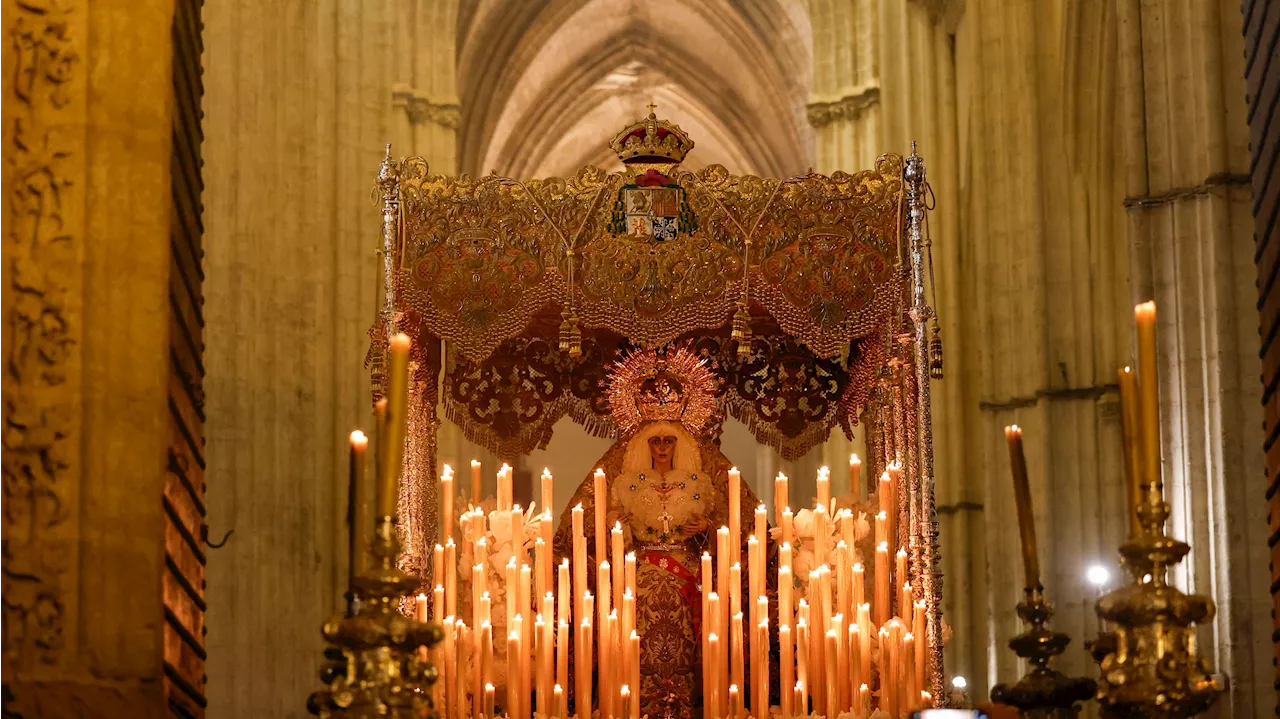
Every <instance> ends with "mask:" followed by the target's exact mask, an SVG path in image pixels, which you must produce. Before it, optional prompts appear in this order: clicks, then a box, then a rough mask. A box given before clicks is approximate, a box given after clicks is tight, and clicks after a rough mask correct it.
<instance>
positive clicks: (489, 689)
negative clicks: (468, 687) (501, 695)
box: [484, 682, 497, 719]
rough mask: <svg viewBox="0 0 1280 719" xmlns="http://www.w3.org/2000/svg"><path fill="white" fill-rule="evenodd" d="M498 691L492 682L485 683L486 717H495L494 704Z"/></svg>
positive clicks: (489, 718)
mask: <svg viewBox="0 0 1280 719" xmlns="http://www.w3.org/2000/svg"><path fill="white" fill-rule="evenodd" d="M496 692H497V689H495V688H494V686H493V685H492V684H489V683H487V682H486V683H485V685H484V715H485V716H486V717H488V719H494V713H493V706H494V694H495V693H496Z"/></svg>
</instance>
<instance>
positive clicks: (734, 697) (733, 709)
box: [728, 684, 742, 719]
mask: <svg viewBox="0 0 1280 719" xmlns="http://www.w3.org/2000/svg"><path fill="white" fill-rule="evenodd" d="M741 713H742V697H741V696H740V695H739V693H738V685H737V684H730V685H729V713H728V716H729V717H732V719H738V716H739V715H740V714H741Z"/></svg>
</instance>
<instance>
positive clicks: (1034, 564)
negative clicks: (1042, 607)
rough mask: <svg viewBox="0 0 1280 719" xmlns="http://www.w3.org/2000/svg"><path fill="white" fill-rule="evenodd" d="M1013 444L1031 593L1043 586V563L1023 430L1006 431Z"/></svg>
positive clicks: (1025, 571) (1011, 452)
mask: <svg viewBox="0 0 1280 719" xmlns="http://www.w3.org/2000/svg"><path fill="white" fill-rule="evenodd" d="M1004 436H1005V438H1006V439H1007V440H1008V441H1009V463H1010V465H1011V466H1012V467H1013V499H1014V503H1015V505H1016V507H1017V512H1018V530H1019V533H1020V535H1021V538H1022V570H1023V576H1024V578H1025V579H1026V582H1027V583H1026V587H1027V589H1034V588H1036V587H1038V586H1040V560H1039V558H1038V557H1037V555H1036V522H1035V516H1034V515H1033V514H1032V511H1031V487H1030V485H1029V483H1028V480H1027V460H1026V457H1025V456H1023V453H1022V430H1021V429H1020V428H1019V427H1018V425H1016V424H1015V425H1012V426H1010V427H1005V428H1004Z"/></svg>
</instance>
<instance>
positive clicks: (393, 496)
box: [374, 332, 410, 518]
mask: <svg viewBox="0 0 1280 719" xmlns="http://www.w3.org/2000/svg"><path fill="white" fill-rule="evenodd" d="M389 345H390V351H391V361H390V369H389V370H388V373H387V377H388V379H387V420H386V438H387V439H386V445H385V446H386V449H385V450H384V452H385V454H384V455H383V458H384V459H385V460H386V461H385V462H384V463H383V465H382V467H380V469H381V476H379V477H378V486H377V493H376V497H375V502H374V506H375V507H376V508H377V512H378V517H380V518H382V517H394V516H395V513H396V502H397V500H398V499H399V486H400V466H401V463H402V462H403V461H404V440H405V434H406V431H407V428H408V426H409V423H408V419H409V417H408V412H409V345H410V342H409V335H406V334H404V333H403V332H401V333H398V334H396V335H394V336H392V337H391V340H390V342H389Z"/></svg>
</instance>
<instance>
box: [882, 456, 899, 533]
mask: <svg viewBox="0 0 1280 719" xmlns="http://www.w3.org/2000/svg"><path fill="white" fill-rule="evenodd" d="M901 477H902V467H901V465H899V464H898V463H897V462H890V463H889V465H888V469H886V470H885V472H884V474H882V475H881V476H880V496H879V497H878V499H879V504H880V511H881V512H884V513H885V516H887V517H893V518H896V517H897V516H898V496H897V493H898V481H899V480H900V479H901ZM888 528H889V536H887V537H885V539H884V541H886V542H892V541H894V535H895V534H896V532H894V528H895V527H894V525H893V524H890V525H888Z"/></svg>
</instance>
